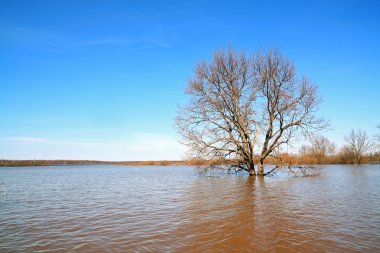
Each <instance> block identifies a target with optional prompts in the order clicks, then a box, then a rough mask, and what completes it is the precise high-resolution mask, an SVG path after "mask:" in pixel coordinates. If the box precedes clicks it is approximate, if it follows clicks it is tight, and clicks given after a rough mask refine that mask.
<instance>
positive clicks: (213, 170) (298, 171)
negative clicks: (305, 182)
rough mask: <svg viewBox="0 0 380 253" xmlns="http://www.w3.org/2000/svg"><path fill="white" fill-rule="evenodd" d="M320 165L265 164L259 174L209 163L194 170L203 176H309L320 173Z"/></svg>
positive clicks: (253, 171) (244, 169)
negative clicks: (279, 174) (278, 174)
mask: <svg viewBox="0 0 380 253" xmlns="http://www.w3.org/2000/svg"><path fill="white" fill-rule="evenodd" d="M320 169H321V168H320V167H316V166H310V165H281V166H279V165H267V166H265V168H263V173H262V174H259V173H257V172H256V170H248V169H246V168H244V167H242V166H236V165H223V164H220V165H209V166H197V167H196V171H197V173H198V174H200V175H204V176H223V175H248V176H250V177H265V176H273V175H276V174H277V173H281V174H284V173H286V174H287V175H288V176H290V177H311V176H318V175H320Z"/></svg>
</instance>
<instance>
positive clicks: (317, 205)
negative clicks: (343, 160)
mask: <svg viewBox="0 0 380 253" xmlns="http://www.w3.org/2000/svg"><path fill="white" fill-rule="evenodd" d="M0 252H2V253H6V252H380V165H362V166H347V165H344V166H343V165H334V166H324V167H323V169H322V171H321V175H320V176H318V177H308V178H289V177H287V176H283V175H281V174H279V175H277V176H273V177H268V178H264V179H255V178H252V177H247V176H213V177H206V176H200V175H198V174H197V173H196V172H195V171H194V168H193V167H127V166H99V165H98V166H55V167H22V168H0Z"/></svg>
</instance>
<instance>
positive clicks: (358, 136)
mask: <svg viewBox="0 0 380 253" xmlns="http://www.w3.org/2000/svg"><path fill="white" fill-rule="evenodd" d="M344 139H345V140H346V142H347V144H346V145H345V146H344V148H343V150H344V151H345V153H346V154H349V155H350V156H351V162H352V163H358V164H361V163H362V158H363V155H365V154H366V153H367V152H369V151H370V150H371V149H372V148H373V147H374V143H373V142H372V140H371V137H370V136H369V135H368V134H367V133H366V132H365V131H362V130H361V129H358V130H356V131H355V130H353V129H352V130H351V132H350V133H349V134H348V135H346V136H345V137H344Z"/></svg>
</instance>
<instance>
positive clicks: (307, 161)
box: [0, 152, 380, 167]
mask: <svg viewBox="0 0 380 253" xmlns="http://www.w3.org/2000/svg"><path fill="white" fill-rule="evenodd" d="M271 160H272V159H268V162H267V164H272V163H274V162H276V161H275V160H273V161H271ZM281 160H282V161H283V162H284V163H286V164H290V165H318V164H320V165H322V164H354V162H353V161H352V160H351V159H347V158H346V157H344V156H340V155H334V156H324V157H319V156H311V155H303V156H302V155H301V156H300V155H291V154H286V153H285V154H282V155H281ZM229 163H231V164H232V163H236V161H229V160H224V161H216V160H177V161H176V160H174V161H173V160H161V161H99V160H7V159H0V167H23V166H64V165H125V166H207V165H219V164H229ZM361 164H380V152H376V153H372V154H368V155H365V156H363V157H362V160H361Z"/></svg>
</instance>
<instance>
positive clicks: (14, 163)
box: [0, 160, 215, 167]
mask: <svg viewBox="0 0 380 253" xmlns="http://www.w3.org/2000/svg"><path fill="white" fill-rule="evenodd" d="M213 163H215V162H211V161H200V160H196V161H189V160H182V161H166V160H165V161H117V162H112V161H93V160H0V167H22V166H53V165H55V166H57V165H100V164H109V165H129V166H146V165H161V166H169V165H170V166H181V165H182V166H184V165H188V166H193V165H209V164H213Z"/></svg>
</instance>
